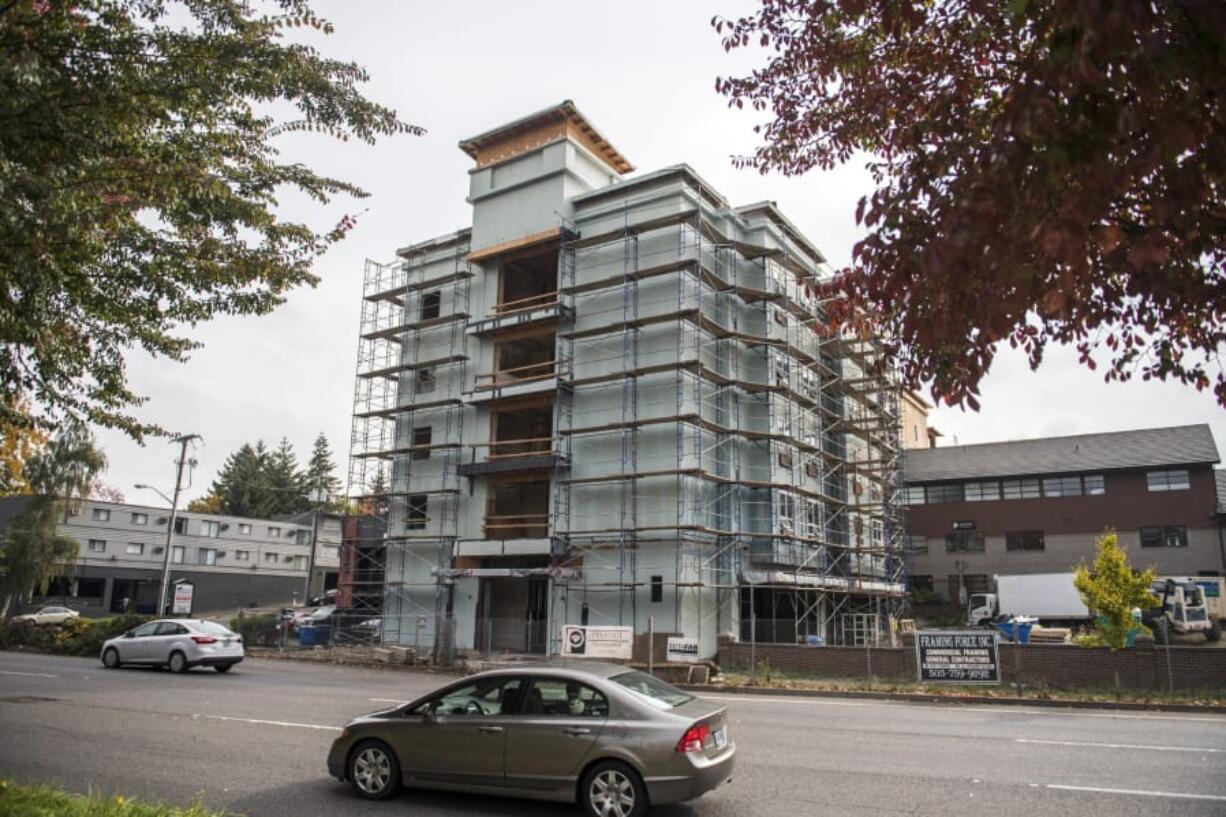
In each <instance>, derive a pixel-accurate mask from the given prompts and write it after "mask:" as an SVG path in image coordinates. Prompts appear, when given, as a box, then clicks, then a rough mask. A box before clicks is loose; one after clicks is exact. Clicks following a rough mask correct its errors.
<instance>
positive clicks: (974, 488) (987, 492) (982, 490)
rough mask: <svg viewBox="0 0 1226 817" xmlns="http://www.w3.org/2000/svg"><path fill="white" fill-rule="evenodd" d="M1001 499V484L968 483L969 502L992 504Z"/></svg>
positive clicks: (967, 499)
mask: <svg viewBox="0 0 1226 817" xmlns="http://www.w3.org/2000/svg"><path fill="white" fill-rule="evenodd" d="M997 499H1000V483H999V482H995V481H993V482H968V483H966V501H967V502H991V501H994V500H997Z"/></svg>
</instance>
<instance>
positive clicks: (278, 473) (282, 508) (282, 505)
mask: <svg viewBox="0 0 1226 817" xmlns="http://www.w3.org/2000/svg"><path fill="white" fill-rule="evenodd" d="M264 474H265V479H266V481H267V484H268V490H269V491H270V492H271V493H272V497H271V502H272V506H273V511H272V513H274V514H285V513H302V512H303V511H306V510H308V509H309V507H310V502H309V501H308V500H307V497H306V487H305V484H304V477H303V474H302V471H301V470H300V469H299V468H298V455H297V454H295V453H294V446H293V445H291V444H290V441H289V440H288V439H286V438H285V437H282V438H281V443H280V444H279V445H278V446H277V449H276V450H275V451H273V452H272V455H271V456H270V457H269V458H268V465H267V468H266V469H265V472H264Z"/></svg>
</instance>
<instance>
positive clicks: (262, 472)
mask: <svg viewBox="0 0 1226 817" xmlns="http://www.w3.org/2000/svg"><path fill="white" fill-rule="evenodd" d="M269 460H270V457H269V454H268V449H267V448H265V447H264V441H263V440H260V441H259V442H257V443H256V445H255V447H254V448H253V447H252V446H251V445H250V444H249V443H244V444H243V446H242V447H241V448H239V449H238V451H235V452H234V453H233V454H231V455H230V456H229V457H227V458H226V462H225V464H224V465H222V467H221V470H219V471H218V472H217V479H216V480H214V482H213V487H212V488H211V489H210V490H209V493H210V494H212V495H213V496H216V497H217V498H218V499H219V500H220V502H219V504H218V507H219V510H220V512H221V513H225V514H229V515H231V516H248V517H257V518H260V517H264V518H266V517H267V516H269V515H270V514H271V513H272V512H273V511H274V505H273V499H272V497H273V493H272V491H270V490H268V487H269V486H268V476H267V473H266V471H267V469H268V463H269Z"/></svg>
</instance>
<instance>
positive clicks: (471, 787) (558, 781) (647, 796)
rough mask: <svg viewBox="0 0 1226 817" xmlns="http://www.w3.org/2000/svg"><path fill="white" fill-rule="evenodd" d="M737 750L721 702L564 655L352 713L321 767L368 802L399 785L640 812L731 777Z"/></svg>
mask: <svg viewBox="0 0 1226 817" xmlns="http://www.w3.org/2000/svg"><path fill="white" fill-rule="evenodd" d="M610 723H612V724H615V727H614V728H609V729H608V730H607V731H606V724H610ZM735 757H736V746H735V745H734V744H733V743H732V741H731V739H730V738H729V736H728V718H727V714H726V710H725V708H724V707H722V706H719V705H717V704H714V703H712V702H710V701H705V700H703V699H701V698H696V697H694V696H693V695H690V694H689V693H686V692H683V691H681V690H679V689H677V688H676V687H673V686H670V685H668V684H666V683H664V682H663V681H660V680H659V679H657V678H654V677H653V676H651V675H647V674H646V673H643V672H639V671H637V670H631V669H627V668H626V667H624V666H620V665H616V664H602V663H596V662H575V661H563V662H558V663H552V664H541V665H533V666H524V667H515V668H513V669H502V670H495V671H492V672H484V673H481V674H478V675H473V676H470V677H468V678H465V679H463V680H462V681H456V682H454V683H451V684H449V685H447V686H445V687H443V688H441V689H439V690H437V691H435V692H432V693H430V694H429V695H426V696H424V697H422V698H418V699H417V700H415V701H413V702H411V703H409V704H406V705H403V706H397V707H394V708H391V709H384V710H382V711H379V712H373V713H371V714H369V715H364V716H362V717H360V718H357V719H355V720H353V721H350V722H349V724H348V725H346V726H345V728H344V730H343V731H342V732H341V734H340V737H338V738H337V739H336V741H335V742H334V743H333V744H332V749H331V751H329V753H328V772H329V773H330V774H331V775H332V776H334V777H337V778H339V779H340V780H345V781H348V782H349V783H350V785H352V786H353V789H354V790H355V791H356V792H357V793H358V795H360V796H361V797H365V798H367V799H372V800H379V799H384V798H386V797H390V796H391V795H392V794H394V793H395V792H396V790H397V789H398V788H399V787H400V786H401V785H407V786H415V787H421V788H439V789H448V790H453V791H470V792H475V793H482V794H502V795H507V796H512V797H528V798H536V799H544V800H555V801H564V802H575V801H576V800H578V803H579V805H580V806H581V807H582V808H583V810H584V811H585V812H586V813H587V814H589V815H592V817H641V815H643V814H645V813H646V812H647V808H648V804H651V805H660V804H663V803H676V802H680V801H683V800H691V799H693V798H695V797H698V796H699V795H701V794H703V793H705V792H707V791H710V790H711V789H713V788H715V787H716V786H718V785H720V784H721V783H723V782H725V781H727V780H729V779H730V778H731V776H732V768H733V764H734V761H735Z"/></svg>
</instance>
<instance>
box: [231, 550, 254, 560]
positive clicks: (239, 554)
mask: <svg viewBox="0 0 1226 817" xmlns="http://www.w3.org/2000/svg"><path fill="white" fill-rule="evenodd" d="M234 561H236V562H249V561H251V551H249V550H236V551H234Z"/></svg>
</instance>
